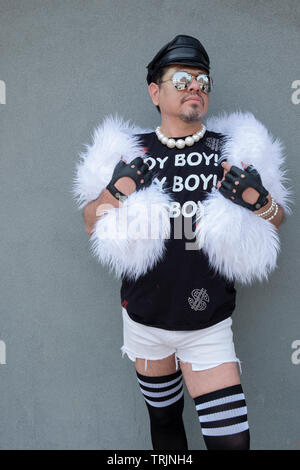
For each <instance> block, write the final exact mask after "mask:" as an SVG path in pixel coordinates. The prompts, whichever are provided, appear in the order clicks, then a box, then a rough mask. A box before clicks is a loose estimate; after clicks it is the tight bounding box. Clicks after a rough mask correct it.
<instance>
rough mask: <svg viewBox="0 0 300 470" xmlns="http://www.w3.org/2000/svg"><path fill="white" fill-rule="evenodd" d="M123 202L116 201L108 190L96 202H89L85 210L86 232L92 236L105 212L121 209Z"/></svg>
mask: <svg viewBox="0 0 300 470" xmlns="http://www.w3.org/2000/svg"><path fill="white" fill-rule="evenodd" d="M121 205H122V202H121V201H119V200H118V199H116V198H115V197H114V196H113V195H112V194H111V193H110V192H109V191H108V189H104V190H103V191H102V193H101V194H100V196H99V197H98V198H97V199H95V200H94V201H91V202H89V203H88V204H87V205H86V206H85V208H84V210H83V218H84V221H85V231H86V232H87V233H88V234H89V235H92V229H93V227H94V225H95V223H96V222H97V220H98V219H100V217H102V216H103V215H104V214H105V210H107V209H111V208H112V207H121Z"/></svg>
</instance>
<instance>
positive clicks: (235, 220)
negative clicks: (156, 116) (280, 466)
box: [74, 35, 291, 450]
mask: <svg viewBox="0 0 300 470" xmlns="http://www.w3.org/2000/svg"><path fill="white" fill-rule="evenodd" d="M147 68H148V75H147V82H148V91H149V94H150V97H151V99H152V102H153V104H154V105H155V106H156V107H157V109H158V111H159V113H160V115H161V125H160V127H159V128H157V129H156V131H155V132H152V131H150V132H149V131H147V130H143V129H140V128H137V127H130V125H129V124H128V123H124V122H123V121H118V119H116V120H115V121H114V120H113V119H112V118H108V120H106V122H105V123H104V125H103V126H102V127H101V128H99V129H97V131H96V132H95V134H94V143H93V146H91V147H90V148H89V149H88V151H87V153H86V154H84V155H83V161H82V162H81V163H80V164H79V165H78V167H77V173H76V178H75V190H74V192H75V195H76V196H77V198H78V202H79V206H80V208H82V207H84V219H85V224H86V231H87V232H88V234H89V235H91V240H92V242H93V252H94V254H95V255H96V256H98V258H99V260H100V261H101V262H103V263H104V264H106V265H109V266H110V267H112V268H113V269H115V271H116V274H117V276H118V277H119V278H121V279H122V288H121V300H122V307H123V308H122V313H123V326H124V345H123V347H122V348H121V349H122V353H123V355H124V354H125V353H127V355H128V357H129V358H130V359H131V360H132V361H134V362H135V367H136V373H137V379H138V383H139V386H140V388H141V391H142V393H143V396H144V398H145V403H146V405H147V409H148V412H149V417H150V425H151V438H152V444H153V449H156V450H158V449H159V450H167V449H177V450H186V449H188V445H187V439H186V434H185V429H184V424H183V420H182V412H183V406H184V396H183V384H182V379H184V381H185V384H186V386H187V389H188V392H189V394H190V396H191V397H192V398H193V400H194V403H195V407H196V410H197V413H198V416H199V421H200V425H201V428H202V434H203V437H204V441H205V444H206V447H207V449H249V448H250V434H249V424H248V420H247V406H246V401H245V395H244V393H243V388H242V385H241V381H240V375H239V370H238V367H237V363H240V361H239V359H238V358H237V357H236V355H235V349H234V344H233V339H232V330H231V324H232V320H231V315H232V313H233V311H234V308H235V294H236V291H235V288H234V281H235V280H238V281H240V282H244V283H248V284H249V283H251V282H252V281H253V280H254V279H259V280H262V279H264V278H267V275H268V274H269V272H270V271H271V270H272V269H274V267H275V266H276V256H277V252H278V244H279V240H278V234H277V230H278V229H279V227H280V224H281V222H282V219H283V214H284V212H286V213H291V210H290V208H289V207H288V205H287V203H288V202H289V196H290V193H289V191H288V190H287V189H285V188H284V187H283V185H282V182H283V181H284V179H283V178H284V177H283V174H282V173H281V172H280V164H281V163H282V159H283V157H282V154H281V153H280V148H277V143H274V142H273V141H272V139H271V138H270V137H269V135H268V133H267V131H266V130H265V128H264V127H263V126H262V124H261V123H258V121H256V120H255V118H254V117H253V116H252V115H243V114H241V113H235V114H233V115H230V116H225V117H223V118H219V119H215V120H214V118H212V119H211V121H210V122H211V124H212V127H214V130H208V127H209V126H208V125H206V126H205V125H204V124H203V118H204V116H205V115H206V113H207V111H208V106H209V93H210V91H211V88H212V79H211V76H210V61H209V57H208V55H207V52H206V51H205V49H204V47H203V45H202V44H201V43H200V41H198V40H197V39H195V38H193V37H191V36H187V35H178V36H176V37H175V38H174V39H173V40H172V41H170V42H169V43H168V44H166V45H165V46H164V47H163V48H162V49H161V50H160V51H159V52H158V53H157V54H156V56H155V57H154V59H153V60H152V61H151V62H150V63H149V64H148V66H147ZM222 130H224V131H223V132H222ZM253 138H255V142H256V146H253V145H252V146H251V145H250V144H248V141H249V142H250V143H251V142H253ZM247 139H248V140H247ZM107 142H109V144H108V143H107ZM279 147H280V146H279ZM247 156H249V158H246V157H247ZM220 158H222V160H223V162H222V164H220ZM240 158H243V160H242V161H241V160H240ZM225 160H230V161H231V163H230V162H229V161H225ZM116 162H118V163H117V165H115V163H116ZM232 163H235V164H232ZM256 168H260V169H261V172H258V171H257V169H256ZM108 169H109V171H108ZM269 171H270V172H269ZM101 172H102V176H101V175H100V174H101ZM274 172H275V173H274ZM260 173H261V174H260ZM274 174H277V179H276V178H275V180H276V181H275V182H274V183H272V181H274V178H273V179H272V177H271V176H272V175H273V176H274ZM103 175H105V176H103ZM261 176H263V178H261ZM262 179H263V181H266V183H268V185H267V188H268V189H266V187H265V186H264V185H263V184H262ZM100 188H101V189H102V191H101V192H100ZM270 188H271V189H270ZM99 193H100V195H99ZM96 195H99V196H98V197H97V196H96ZM279 202H280V204H279ZM140 205H142V207H143V208H144V209H143V210H141V211H137V208H138V207H140ZM150 206H151V208H153V207H154V208H155V209H157V208H158V209H159V215H160V217H161V218H160V219H159V218H155V217H154V216H153V213H152V212H151V215H149V208H150ZM116 211H117V212H116ZM154 212H155V211H154ZM132 214H135V215H134V216H133V217H132V222H134V223H135V222H138V225H139V227H142V229H145V230H146V231H145V232H143V234H142V235H139V234H137V236H133V234H132V233H130V230H129V228H128V225H126V224H125V222H124V220H125V219H126V223H128V219H129V217H128V216H130V215H132ZM123 215H125V217H123ZM263 219H265V220H263ZM150 226H151V229H152V228H153V227H154V228H155V229H156V235H157V234H158V236H156V238H155V237H152V236H151V235H152V232H151V235H150V236H149V232H147V229H148V228H149V227H150ZM120 227H121V228H120ZM134 227H135V229H136V227H137V225H135V226H134ZM119 229H120V230H119ZM117 230H119V232H118V235H117ZM194 230H195V231H194ZM146 232H147V235H145V233H146ZM121 233H122V234H123V235H124V233H125V234H126V235H125V237H123V235H122V236H120V234H121ZM105 234H106V235H105ZM262 253H263V256H262Z"/></svg>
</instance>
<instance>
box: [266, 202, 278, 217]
mask: <svg viewBox="0 0 300 470" xmlns="http://www.w3.org/2000/svg"><path fill="white" fill-rule="evenodd" d="M277 212H278V204H276V210H275V212H274V214H273V215H272V216H271V217H269V218H268V219H265V220H272V219H274V217H275V216H276V214H277Z"/></svg>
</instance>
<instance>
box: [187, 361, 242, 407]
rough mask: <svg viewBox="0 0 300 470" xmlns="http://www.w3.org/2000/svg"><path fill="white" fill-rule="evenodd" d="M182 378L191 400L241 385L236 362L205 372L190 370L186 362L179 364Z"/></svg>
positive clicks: (189, 365)
mask: <svg viewBox="0 0 300 470" xmlns="http://www.w3.org/2000/svg"><path fill="white" fill-rule="evenodd" d="M180 365H181V370H182V374H183V378H184V381H185V384H186V387H187V389H188V392H189V394H190V396H191V397H192V398H195V397H198V396H199V395H203V394H205V393H210V392H214V391H215V390H218V389H221V388H225V387H230V386H232V385H238V384H240V383H241V381H240V375H239V370H238V365H237V362H226V363H223V364H220V365H219V366H216V367H212V368H211V369H206V370H197V371H195V370H194V371H193V370H192V365H191V364H190V363H188V362H186V363H183V362H180Z"/></svg>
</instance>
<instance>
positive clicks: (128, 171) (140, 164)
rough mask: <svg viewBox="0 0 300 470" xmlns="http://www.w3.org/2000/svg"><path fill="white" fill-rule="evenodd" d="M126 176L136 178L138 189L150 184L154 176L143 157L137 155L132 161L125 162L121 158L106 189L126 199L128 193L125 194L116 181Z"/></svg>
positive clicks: (116, 196) (117, 197)
mask: <svg viewBox="0 0 300 470" xmlns="http://www.w3.org/2000/svg"><path fill="white" fill-rule="evenodd" d="M138 170H140V172H141V173H140V174H138V173H137V171H138ZM125 176H127V177H129V178H131V179H133V180H134V182H135V184H136V191H138V190H139V189H142V188H145V187H147V186H149V185H150V184H151V181H152V177H153V175H152V172H151V171H150V170H149V166H148V165H147V164H146V163H144V160H143V159H142V157H137V158H135V159H134V160H132V161H131V162H130V163H125V162H124V161H123V160H120V161H119V162H118V164H117V165H116V167H115V169H114V172H113V175H112V178H111V180H110V182H109V183H108V185H107V186H106V189H108V191H109V192H110V193H111V194H112V195H113V196H114V197H115V198H116V199H119V200H120V199H126V198H127V197H128V195H126V194H123V193H122V192H121V191H120V190H119V189H117V188H116V187H115V185H114V183H116V182H117V181H118V180H119V179H120V178H124V177H125ZM141 180H143V182H141Z"/></svg>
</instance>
